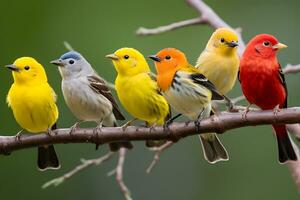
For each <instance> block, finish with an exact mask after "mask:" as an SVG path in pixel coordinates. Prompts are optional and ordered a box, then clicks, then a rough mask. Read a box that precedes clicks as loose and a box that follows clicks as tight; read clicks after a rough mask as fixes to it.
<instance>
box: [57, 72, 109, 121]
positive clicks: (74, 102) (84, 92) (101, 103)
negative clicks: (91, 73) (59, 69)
mask: <svg viewBox="0 0 300 200" xmlns="http://www.w3.org/2000/svg"><path fill="white" fill-rule="evenodd" d="M62 91H63V95H64V98H65V101H66V103H67V105H68V107H69V109H70V110H71V111H72V113H73V114H74V115H75V116H76V117H77V118H78V119H80V120H83V121H95V122H97V123H100V122H102V121H103V120H104V119H105V118H107V117H110V116H111V114H112V105H111V103H110V101H109V100H108V99H107V98H106V97H104V96H103V95H101V94H97V93H96V92H94V91H93V90H92V89H91V88H90V87H89V85H88V81H87V79H86V78H85V77H84V78H78V79H76V80H67V81H63V82H62Z"/></svg>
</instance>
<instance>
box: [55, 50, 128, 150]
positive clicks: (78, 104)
mask: <svg viewBox="0 0 300 200" xmlns="http://www.w3.org/2000/svg"><path fill="white" fill-rule="evenodd" d="M50 63H52V64H54V65H56V66H58V69H59V72H60V75H61V77H62V82H61V89H62V93H63V96H64V99H65V102H66V104H67V106H68V107H69V109H70V110H71V112H72V113H73V114H74V115H75V116H76V117H77V118H78V119H79V120H80V121H81V122H82V121H93V122H96V123H97V124H98V125H97V127H96V128H97V129H100V128H101V127H102V126H106V127H116V126H117V122H116V120H117V119H118V120H125V117H124V116H123V114H122V113H121V111H120V109H119V107H118V105H117V103H116V101H115V99H114V97H113V96H112V94H111V91H110V90H109V88H108V86H107V83H106V81H105V80H104V79H103V78H102V77H100V76H99V75H98V74H97V73H96V72H95V70H94V69H93V68H92V66H91V65H90V63H89V62H88V61H87V60H86V59H85V58H84V57H83V56H82V55H81V54H80V53H79V52H76V51H69V52H67V53H65V54H63V55H62V56H61V57H60V58H59V59H56V60H53V61H51V62H50ZM79 123H80V122H77V123H75V124H74V125H73V126H72V128H71V132H70V133H72V132H73V131H75V129H76V128H77V127H78V126H79ZM100 131H101V130H100ZM109 146H110V150H111V151H118V150H119V149H120V148H121V147H125V148H127V149H131V148H132V147H133V146H132V144H131V143H130V142H126V141H124V142H123V141H122V142H118V143H110V144H109ZM97 148H98V145H97V146H96V149H97Z"/></svg>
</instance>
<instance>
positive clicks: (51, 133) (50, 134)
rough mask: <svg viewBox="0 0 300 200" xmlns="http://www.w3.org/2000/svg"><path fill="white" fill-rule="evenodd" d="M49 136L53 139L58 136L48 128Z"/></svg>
mask: <svg viewBox="0 0 300 200" xmlns="http://www.w3.org/2000/svg"><path fill="white" fill-rule="evenodd" d="M47 135H48V136H50V137H52V136H54V135H56V133H55V132H54V131H53V130H52V129H51V128H48V131H47Z"/></svg>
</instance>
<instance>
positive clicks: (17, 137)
mask: <svg viewBox="0 0 300 200" xmlns="http://www.w3.org/2000/svg"><path fill="white" fill-rule="evenodd" d="M22 133H23V129H22V130H20V131H19V132H18V133H17V134H16V136H15V140H16V141H20V138H21V135H22Z"/></svg>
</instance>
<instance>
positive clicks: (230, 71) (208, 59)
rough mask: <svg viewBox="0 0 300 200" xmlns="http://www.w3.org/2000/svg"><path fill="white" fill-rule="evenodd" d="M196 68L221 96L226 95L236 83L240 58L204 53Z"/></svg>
mask: <svg viewBox="0 0 300 200" xmlns="http://www.w3.org/2000/svg"><path fill="white" fill-rule="evenodd" d="M196 67H197V68H198V69H199V70H200V72H201V73H203V74H204V75H205V76H206V77H207V78H208V80H210V81H211V82H212V83H213V84H214V85H215V86H216V88H217V89H218V91H219V92H220V93H221V94H223V95H225V94H227V93H228V92H229V91H230V90H231V89H232V88H233V86H234V84H235V82H236V79H237V74H238V69H239V58H238V57H237V56H223V55H217V54H214V53H212V52H210V53H203V54H201V56H200V57H199V59H198V62H197V66H196Z"/></svg>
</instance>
